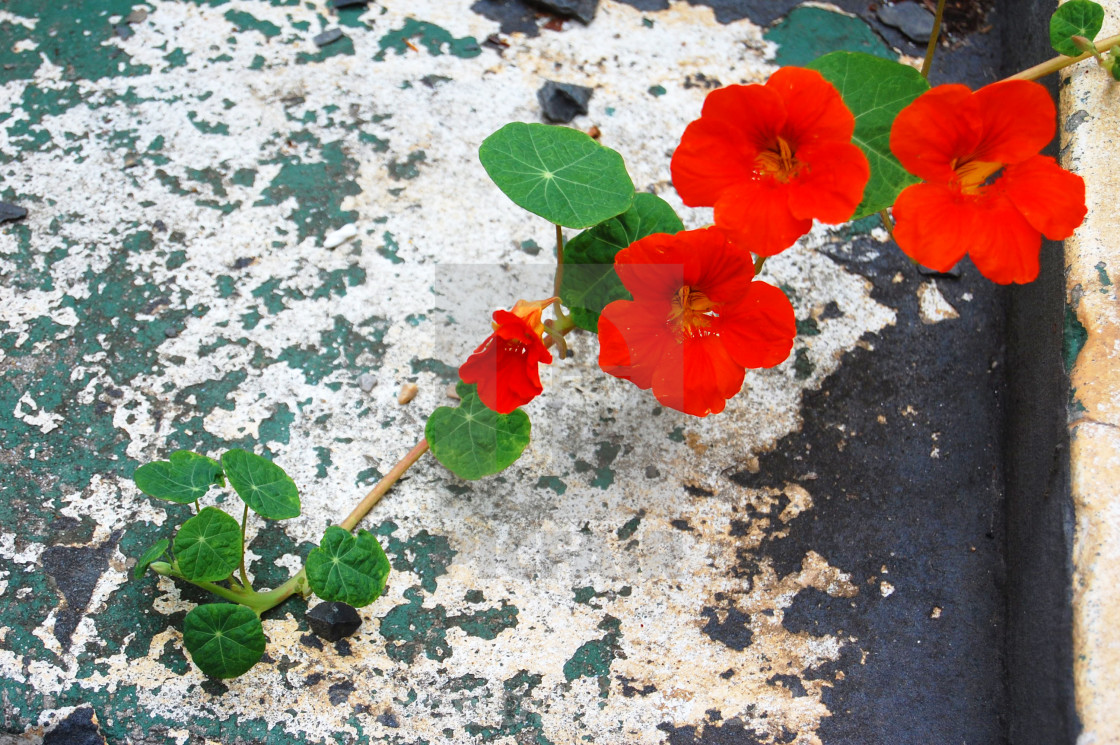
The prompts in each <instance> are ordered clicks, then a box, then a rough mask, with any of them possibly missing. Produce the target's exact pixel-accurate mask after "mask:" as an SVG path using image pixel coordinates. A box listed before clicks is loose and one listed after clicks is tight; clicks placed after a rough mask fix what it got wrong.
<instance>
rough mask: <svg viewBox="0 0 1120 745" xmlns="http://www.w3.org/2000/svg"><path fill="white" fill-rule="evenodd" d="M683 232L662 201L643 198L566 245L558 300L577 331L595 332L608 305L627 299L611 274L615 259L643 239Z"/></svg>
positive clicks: (650, 196)
mask: <svg viewBox="0 0 1120 745" xmlns="http://www.w3.org/2000/svg"><path fill="white" fill-rule="evenodd" d="M682 230H684V223H682V222H681V219H680V218H679V217H677V213H676V212H674V211H673V208H672V207H670V206H669V204H668V203H667V202H666V201H665V200H663V199H661V198H660V197H658V196H655V195H653V194H644V193H643V194H639V195H637V196H636V197H635V198H634V204H633V205H632V206H631V207H630V209H628V210H626V211H625V212H623V213H622V214H621V215H618V216H617V217H612V218H611V219H609V220H607V221H606V222H601V223H599V224H598V225H596V226H595V227H593V228H589V229H588V230H585V231H583V232H582V233H580V234H579V235H577V236H576V237H575V238H572V239H571V240H570V241H568V244H567V246H565V248H564V274H563V277H562V278H561V282H560V300H561V301H562V302H563V303H564V305H566V306H567V307H568V308H569V309H570V310H571V311H572V320H573V321H575V323H576V325H577V326H579V327H580V328H582V329H587V330H588V331H597V330H598V328H599V314H600V313H601V312H602V310H603V308H605V307H606V306H607V304H608V303H611V302H613V301H615V300H629V299H630V293H629V292H627V291H626V288H625V287H623V286H622V282H621V280H619V278H618V274H616V273H615V270H614V257H615V254H617V253H618V252H619V251H621V250H622V249H624V248H626V247H627V246H629V245H630V244H631V243H633V242H634V241H636V240H638V239H639V238H645V237H646V236H647V235H652V234H653V233H678V232H680V231H682Z"/></svg>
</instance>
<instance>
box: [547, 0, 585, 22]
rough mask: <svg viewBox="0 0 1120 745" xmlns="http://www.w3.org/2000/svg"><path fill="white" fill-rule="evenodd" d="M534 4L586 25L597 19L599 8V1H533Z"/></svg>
mask: <svg viewBox="0 0 1120 745" xmlns="http://www.w3.org/2000/svg"><path fill="white" fill-rule="evenodd" d="M532 2H533V4H534V5H538V6H540V7H542V8H544V9H545V10H547V11H550V12H552V13H556V14H557V15H562V16H569V17H571V18H575V19H577V20H580V21H583V22H584V23H591V21H592V20H593V19H594V18H595V10H596V9H597V8H598V7H599V0H532Z"/></svg>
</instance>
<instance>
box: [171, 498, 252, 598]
mask: <svg viewBox="0 0 1120 745" xmlns="http://www.w3.org/2000/svg"><path fill="white" fill-rule="evenodd" d="M174 549H175V562H176V564H177V565H178V567H179V573H180V574H182V575H183V577H185V578H186V579H189V580H191V581H193V582H214V581H216V580H219V579H225V578H226V577H228V576H229V575H230V574H231V573H232V572H233V570H234V569H237V567H238V565H240V564H241V554H242V551H243V547H242V545H241V526H240V525H238V524H237V521H236V520H234V519H233V518H232V517H230V516H229V515H227V514H226V513H224V512H222V511H221V510H219V509H218V508H217V507H206V508H204V509H203V510H202V511H201V512H199V513H198V514H197V515H195V516H194V517H192V518H191V519H190V520H187V521H186V522H185V523H183V525H182V526H181V527H180V528H179V532H178V533H176V534H175V544H174Z"/></svg>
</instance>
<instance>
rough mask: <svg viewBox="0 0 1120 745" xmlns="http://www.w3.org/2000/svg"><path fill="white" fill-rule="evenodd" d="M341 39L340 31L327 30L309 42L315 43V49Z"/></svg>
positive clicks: (338, 29)
mask: <svg viewBox="0 0 1120 745" xmlns="http://www.w3.org/2000/svg"><path fill="white" fill-rule="evenodd" d="M341 38H342V29H340V28H329V29H327V30H326V31H324V32H323V33H321V34H319V35H318V36H316V37H315V38H314V39H312V40H311V41H313V42H315V46H317V47H325V46H326V45H327V44H333V43H335V42H336V41H338V40H339V39H341Z"/></svg>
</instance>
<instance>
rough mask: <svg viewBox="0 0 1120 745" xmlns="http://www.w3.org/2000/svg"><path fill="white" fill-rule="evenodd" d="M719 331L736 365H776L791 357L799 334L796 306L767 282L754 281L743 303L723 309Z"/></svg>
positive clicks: (751, 366)
mask: <svg viewBox="0 0 1120 745" xmlns="http://www.w3.org/2000/svg"><path fill="white" fill-rule="evenodd" d="M719 321H720V322H719V325H718V332H719V337H720V338H721V339H722V340H723V343H724V346H726V347H727V351H728V354H730V355H731V359H733V360H734V361H735V362H736V364H739V365H742V366H743V367H750V368H758V367H774V366H775V365H778V364H780V363H782V362H784V361H785V359H786V358H787V357H789V353H790V350H791V349H793V338H794V336H796V335H797V325H796V323H797V322H796V319H795V318H794V314H793V305H791V304H790V302H789V298H787V297H786V295H785V293H784V292H782V291H781V290H779V289H778V288H777V287H774V286H773V285H771V284H767V283H766V282H752V283H751V286H750V291H749V292H747V293H746V294H745V296H744V298H743V300H742V302H739V303H736V304H735V305H732V306H728V307H726V308H721V312H720V318H719Z"/></svg>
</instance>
